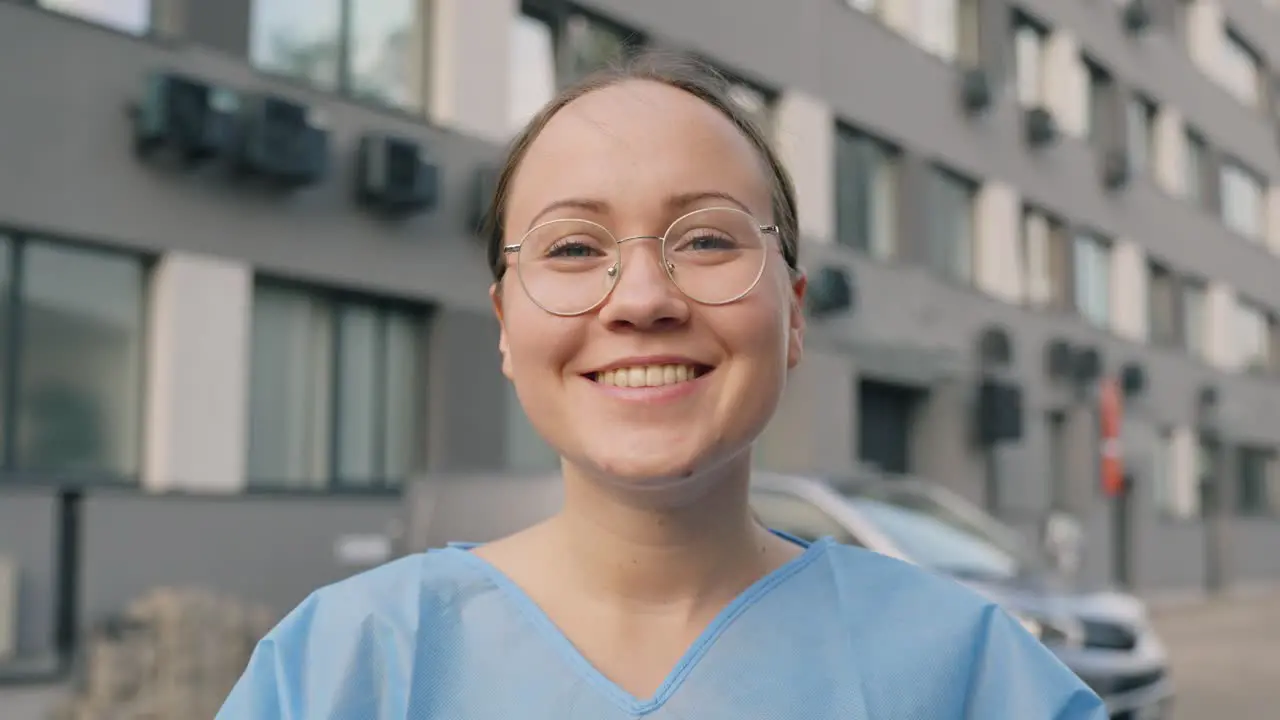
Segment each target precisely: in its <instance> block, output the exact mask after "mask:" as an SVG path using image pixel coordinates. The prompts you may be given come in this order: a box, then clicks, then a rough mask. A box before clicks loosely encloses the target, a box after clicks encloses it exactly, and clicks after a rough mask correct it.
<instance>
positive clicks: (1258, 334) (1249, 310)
mask: <svg viewBox="0 0 1280 720" xmlns="http://www.w3.org/2000/svg"><path fill="white" fill-rule="evenodd" d="M1235 336H1236V350H1237V353H1238V357H1239V358H1240V365H1241V367H1243V368H1244V369H1246V370H1253V371H1263V370H1268V369H1270V367H1271V332H1270V328H1269V323H1268V322H1267V313H1266V311H1265V310H1263V309H1262V308H1260V307H1258V306H1257V305H1255V304H1254V303H1252V302H1249V301H1247V300H1241V301H1239V302H1238V303H1237V305H1236V323H1235Z"/></svg>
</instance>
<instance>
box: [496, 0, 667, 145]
mask: <svg viewBox="0 0 1280 720" xmlns="http://www.w3.org/2000/svg"><path fill="white" fill-rule="evenodd" d="M524 5H525V11H524V12H522V13H521V14H519V15H518V16H517V17H516V20H515V23H514V24H513V25H512V28H511V48H512V51H511V57H510V63H511V64H510V68H509V70H510V77H511V90H510V92H511V93H512V97H511V103H510V108H511V127H512V129H513V130H515V129H519V128H520V127H522V126H523V125H524V124H525V123H526V122H528V121H529V119H530V118H532V117H533V115H534V114H535V113H536V112H537V111H538V110H540V109H541V108H542V106H543V105H545V104H546V103H547V102H548V101H550V100H551V98H552V97H553V96H554V95H555V93H556V90H557V89H558V88H561V87H564V86H567V85H570V84H572V83H574V82H576V81H578V80H580V79H582V78H583V77H585V76H587V75H589V74H591V73H593V72H595V71H597V70H602V69H604V68H606V67H609V66H610V65H614V64H617V63H620V62H622V61H623V60H625V59H626V58H627V57H628V56H630V55H631V54H632V53H634V52H635V51H636V50H637V49H638V48H640V47H641V46H643V44H644V40H643V38H641V37H640V36H639V35H638V34H637V33H635V32H632V31H630V30H627V29H625V28H623V27H621V26H619V25H616V24H614V23H612V22H608V21H606V20H603V19H600V18H597V17H593V16H587V15H584V14H582V13H580V12H576V11H566V10H565V9H564V7H563V6H562V5H561V4H560V3H554V2H552V3H548V2H538V1H536V0H535V1H534V2H526V3H524Z"/></svg>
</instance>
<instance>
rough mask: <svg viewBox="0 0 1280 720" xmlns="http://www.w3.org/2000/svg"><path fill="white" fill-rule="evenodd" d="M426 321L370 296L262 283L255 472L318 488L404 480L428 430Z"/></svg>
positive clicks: (253, 417) (255, 369)
mask: <svg viewBox="0 0 1280 720" xmlns="http://www.w3.org/2000/svg"><path fill="white" fill-rule="evenodd" d="M421 338H422V332H421V322H420V320H419V317H418V315H417V314H416V313H413V312H410V311H407V310H399V309H392V308H388V307H385V306H383V305H380V304H376V303H371V302H358V301H346V300H332V299H329V298H327V297H326V296H324V295H323V294H320V293H314V292H310V291H305V290H297V289H291V288H282V287H276V286H273V285H269V284H262V285H259V286H258V287H257V288H256V289H255V292H254V302H253V350H252V366H251V372H250V388H249V392H250V396H249V413H250V418H249V462H248V474H249V477H250V478H251V480H252V481H253V482H257V483H264V484H274V485H284V486H286V487H310V488H320V487H324V486H326V485H328V484H329V483H331V482H337V483H339V484H341V485H344V486H353V485H355V486H369V485H381V484H388V483H390V484H394V483H399V482H403V481H404V480H405V479H406V478H407V476H408V475H409V474H410V473H412V472H413V470H414V469H415V468H416V466H417V460H418V458H417V448H418V443H417V441H418V439H419V438H420V437H421V435H420V432H419V431H420V428H421V419H420V418H421V399H422V379H421V358H422V348H421Z"/></svg>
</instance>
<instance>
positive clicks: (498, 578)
mask: <svg viewBox="0 0 1280 720" xmlns="http://www.w3.org/2000/svg"><path fill="white" fill-rule="evenodd" d="M775 534H777V535H779V536H781V537H783V538H785V539H787V540H790V541H792V542H795V543H797V544H799V545H801V546H803V547H804V548H805V549H804V552H802V553H801V554H799V555H797V556H796V557H794V558H791V559H790V560H788V561H787V562H785V563H783V564H782V565H781V566H779V567H777V568H775V569H774V570H773V571H772V572H770V573H769V574H767V575H765V576H764V577H762V578H760V579H759V580H756V581H755V582H754V583H752V584H751V585H750V586H749V587H748V588H747V589H746V590H744V591H742V592H741V593H740V594H739V595H738V596H737V597H736V598H734V599H733V601H732V602H730V603H729V604H728V605H726V606H725V607H724V608H723V609H721V610H720V612H719V613H717V614H716V616H715V618H714V619H713V620H712V621H711V624H709V625H707V627H706V628H705V629H703V631H702V633H701V634H699V635H698V638H697V640H695V641H694V642H693V644H692V645H690V646H689V648H688V649H687V650H685V652H684V654H683V655H682V656H681V657H680V660H679V661H678V662H677V663H676V665H675V667H674V668H672V669H671V671H670V672H669V673H668V674H667V676H666V678H665V679H664V680H663V681H662V684H661V685H659V686H658V689H657V691H655V692H654V694H653V697H651V698H649V699H647V700H646V699H641V698H638V697H636V696H635V695H632V694H631V693H630V692H628V691H626V690H624V689H623V688H622V687H621V686H619V685H618V684H617V683H615V682H614V681H612V680H610V679H609V678H608V677H606V676H605V675H604V673H602V672H600V670H599V669H597V668H596V666H595V665H593V664H591V661H589V660H587V658H586V656H585V655H583V654H582V653H581V652H580V651H579V650H578V648H577V647H576V646H575V645H574V644H573V643H572V642H571V641H570V640H569V638H568V636H566V635H565V634H564V632H563V631H561V630H560V627H559V626H557V625H556V624H555V623H554V622H553V621H552V620H551V618H550V616H548V615H547V614H546V612H545V611H543V609H542V608H541V607H540V606H539V605H538V604H537V603H535V602H534V601H533V598H531V597H529V595H528V594H527V593H525V591H524V590H523V589H522V588H521V587H520V586H519V585H517V584H516V583H515V582H514V581H513V580H512V579H511V578H510V577H508V576H507V574H506V573H504V572H502V571H501V570H499V569H498V568H497V566H495V565H493V564H492V563H490V562H489V561H488V560H485V559H484V558H482V557H480V556H479V555H476V554H475V553H473V552H471V550H472V549H474V548H476V547H478V546H479V545H480V543H461V542H457V543H449V545H448V547H447V548H446V549H445V550H444V551H445V552H449V553H453V554H456V555H457V556H458V557H460V558H461V559H462V560H463V562H465V563H467V564H468V565H470V566H471V567H472V568H474V569H476V570H478V571H479V572H480V573H482V574H483V575H485V577H486V578H488V579H489V580H490V581H491V582H492V583H493V584H494V585H496V586H497V587H498V588H499V589H500V590H502V591H503V592H504V593H506V595H507V596H508V597H509V598H510V599H511V600H512V601H513V602H514V603H515V605H516V607H517V608H519V610H520V612H521V613H523V614H524V615H525V616H526V617H527V618H528V619H529V621H530V622H532V623H533V625H534V627H535V628H537V630H538V632H539V633H540V634H541V635H542V636H543V638H544V639H545V640H546V641H547V642H548V643H550V644H551V646H552V647H553V648H554V650H555V651H556V652H557V653H558V654H559V655H560V656H561V657H562V658H564V660H565V661H566V662H568V664H569V666H570V667H571V668H573V669H574V670H575V671H576V672H577V673H578V675H579V676H580V677H582V678H583V679H584V680H586V681H587V682H588V683H590V684H591V685H592V686H594V687H595V688H596V689H597V690H599V691H600V692H601V693H603V694H604V695H605V697H607V698H609V700H610V701H612V702H613V703H614V704H616V705H617V706H618V707H620V708H621V709H623V710H625V711H626V712H628V713H630V714H631V715H633V716H641V715H646V714H648V713H651V712H653V711H654V710H657V709H658V708H660V707H662V705H663V704H665V703H666V701H667V700H668V699H669V698H670V697H671V696H672V695H673V694H674V693H675V691H676V690H677V689H679V687H680V685H681V684H683V683H684V680H685V678H687V677H688V676H689V673H690V672H692V671H693V669H694V667H696V666H697V664H698V662H699V661H700V660H701V659H702V658H703V656H704V655H706V653H707V651H708V650H710V649H711V646H712V645H714V644H715V641H716V639H717V638H719V637H720V635H721V634H723V633H724V631H725V630H726V629H728V627H729V626H730V625H731V624H733V621H734V620H736V619H737V618H738V616H740V615H742V613H743V612H745V611H746V610H747V609H748V608H750V607H751V606H752V605H754V604H756V603H757V602H759V601H760V599H761V598H763V597H764V596H765V595H767V594H768V593H769V591H771V590H772V589H773V588H775V587H777V586H778V585H780V584H782V583H783V582H785V581H786V580H787V579H788V578H790V577H791V576H793V575H795V574H796V573H797V572H799V571H800V570H802V569H803V568H804V567H805V566H807V565H809V564H810V563H812V562H813V561H814V560H815V559H817V558H818V556H820V555H821V554H822V553H823V552H825V551H826V549H827V548H828V547H829V546H830V545H831V543H832V542H834V541H833V540H832V539H831V538H822V539H820V540H817V541H815V542H813V543H807V542H805V541H803V540H800V539H798V538H796V537H793V536H791V535H787V534H786V533H780V532H775Z"/></svg>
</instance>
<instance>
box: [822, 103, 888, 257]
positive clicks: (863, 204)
mask: <svg viewBox="0 0 1280 720" xmlns="http://www.w3.org/2000/svg"><path fill="white" fill-rule="evenodd" d="M896 157H897V151H896V150H895V149H894V148H893V147H891V146H889V145H888V144H887V143H884V142H881V141H880V140H877V139H875V138H873V137H871V136H869V135H865V134H863V133H860V132H858V131H856V130H853V129H852V128H848V127H840V128H839V129H838V130H837V134H836V226H837V235H838V238H839V241H840V242H841V243H843V244H846V245H849V246H851V247H853V248H855V249H857V250H861V251H862V252H865V253H867V254H868V255H870V256H871V257H874V258H877V259H880V260H887V259H889V258H892V257H893V256H894V251H895V245H896V244H897V234H898V233H897V227H898V217H897V216H898V173H897V164H896Z"/></svg>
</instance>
